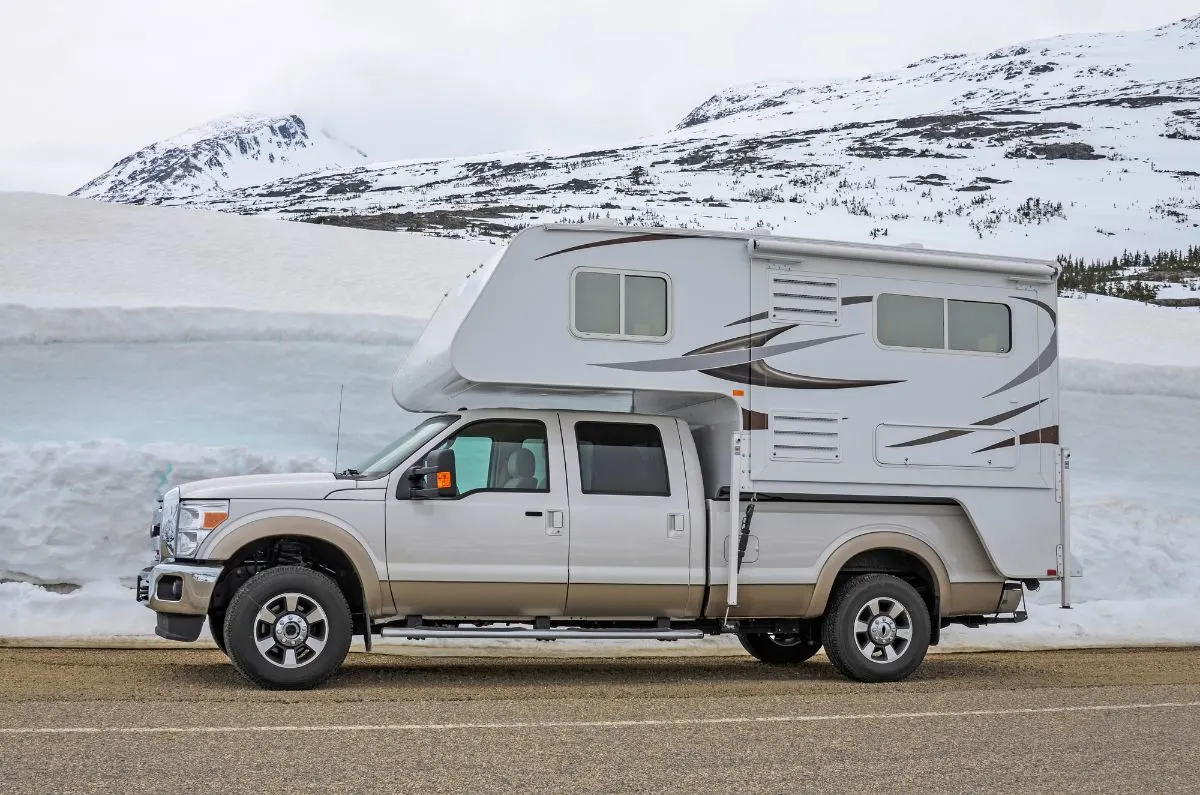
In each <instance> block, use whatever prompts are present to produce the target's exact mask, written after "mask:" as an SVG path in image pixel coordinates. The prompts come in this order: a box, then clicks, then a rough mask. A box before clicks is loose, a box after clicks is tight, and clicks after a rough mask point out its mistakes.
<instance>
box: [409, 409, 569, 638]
mask: <svg viewBox="0 0 1200 795" xmlns="http://www.w3.org/2000/svg"><path fill="white" fill-rule="evenodd" d="M447 447H448V448H449V449H451V450H453V451H454V456H455V469H456V477H457V487H458V496H457V497H453V498H443V499H437V498H433V499H412V498H410V496H409V494H408V485H409V483H408V480H407V472H406V468H405V469H401V470H397V471H396V472H394V473H393V474H392V479H391V481H390V486H389V489H388V496H387V508H386V533H387V541H386V545H387V559H388V573H389V576H390V577H391V589H392V597H393V598H394V599H395V600H396V609H397V611H398V613H399V614H400V615H421V616H427V617H437V616H441V617H478V618H508V617H513V618H516V617H523V616H560V615H562V614H563V611H564V608H565V606H566V601H567V551H568V548H569V542H570V528H569V527H568V521H569V514H568V511H567V488H566V477H565V465H564V462H563V444H562V434H561V431H560V429H559V424H558V418H557V416H556V415H555V414H554V413H542V412H514V415H513V416H512V417H510V418H505V417H492V418H488V419H481V420H476V421H473V422H468V423H466V424H464V425H462V426H459V427H458V428H456V429H455V430H454V431H453V432H452V433H451V434H450V436H448V437H447V438H446V439H445V440H444V441H442V442H440V443H439V444H437V445H436V446H435V448H434V449H443V448H447Z"/></svg>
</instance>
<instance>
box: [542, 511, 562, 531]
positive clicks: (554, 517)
mask: <svg viewBox="0 0 1200 795" xmlns="http://www.w3.org/2000/svg"><path fill="white" fill-rule="evenodd" d="M547 513H548V514H549V517H548V518H547V520H546V535H548V536H560V535H562V531H563V525H565V524H566V521H565V517H564V516H563V512H562V511H547Z"/></svg>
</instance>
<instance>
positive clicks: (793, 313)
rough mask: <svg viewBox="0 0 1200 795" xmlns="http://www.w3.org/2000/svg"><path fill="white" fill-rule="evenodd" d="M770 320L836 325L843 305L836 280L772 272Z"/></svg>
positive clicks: (803, 274) (802, 274) (801, 274)
mask: <svg viewBox="0 0 1200 795" xmlns="http://www.w3.org/2000/svg"><path fill="white" fill-rule="evenodd" d="M770 290H771V295H770V307H771V315H770V317H771V320H772V321H774V322H775V323H820V324H822V325H827V326H835V325H837V323H838V316H839V314H840V312H841V308H842V300H841V296H840V295H839V292H838V282H837V279H830V278H827V277H824V276H812V275H809V274H805V273H773V274H771V285H770Z"/></svg>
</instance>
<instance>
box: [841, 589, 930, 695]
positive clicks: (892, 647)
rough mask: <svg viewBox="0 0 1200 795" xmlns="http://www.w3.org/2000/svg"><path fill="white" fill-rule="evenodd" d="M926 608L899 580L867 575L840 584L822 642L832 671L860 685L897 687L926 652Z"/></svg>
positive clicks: (919, 597) (927, 619)
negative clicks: (834, 670)
mask: <svg viewBox="0 0 1200 795" xmlns="http://www.w3.org/2000/svg"><path fill="white" fill-rule="evenodd" d="M929 634H930V633H929V609H928V608H927V607H926V606H925V601H924V600H923V599H922V598H921V595H920V594H919V593H917V590H916V589H915V588H913V587H912V586H911V585H909V584H908V583H907V582H905V581H904V580H902V579H900V578H899V577H893V576H891V575H889V574H866V575H863V576H861V577H855V578H853V579H850V580H847V581H846V582H844V583H842V585H841V587H839V588H838V589H837V591H836V592H835V593H834V595H833V599H832V601H831V602H830V605H829V609H828V610H827V611H826V613H825V626H824V629H823V631H822V637H821V639H822V640H823V641H824V645H825V653H826V654H827V655H828V656H829V661H830V662H832V663H833V665H834V667H835V668H837V669H838V670H839V671H841V672H842V674H844V675H845V676H847V677H849V678H850V679H854V680H856V681H859V682H897V681H899V680H901V679H904V678H905V677H907V676H908V675H909V674H911V673H912V672H913V671H915V670H916V669H917V666H919V665H920V664H921V661H922V660H924V659H925V652H926V651H928V650H929Z"/></svg>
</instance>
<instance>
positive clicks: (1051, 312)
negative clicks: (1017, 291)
mask: <svg viewBox="0 0 1200 795" xmlns="http://www.w3.org/2000/svg"><path fill="white" fill-rule="evenodd" d="M1009 298H1015V299H1017V300H1018V301H1024V302H1025V303H1027V304H1033V305H1034V306H1040V307H1041V308H1042V309H1045V310H1046V314H1048V315H1049V316H1050V319H1051V320H1053V321H1054V323H1055V325H1057V324H1058V315H1057V313H1055V311H1054V310H1053V309H1051V308H1050V305H1049V304H1047V303H1045V302H1044V301H1039V300H1037V299H1036V298H1027V297H1025V296H1023V295H1010V296H1009Z"/></svg>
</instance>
